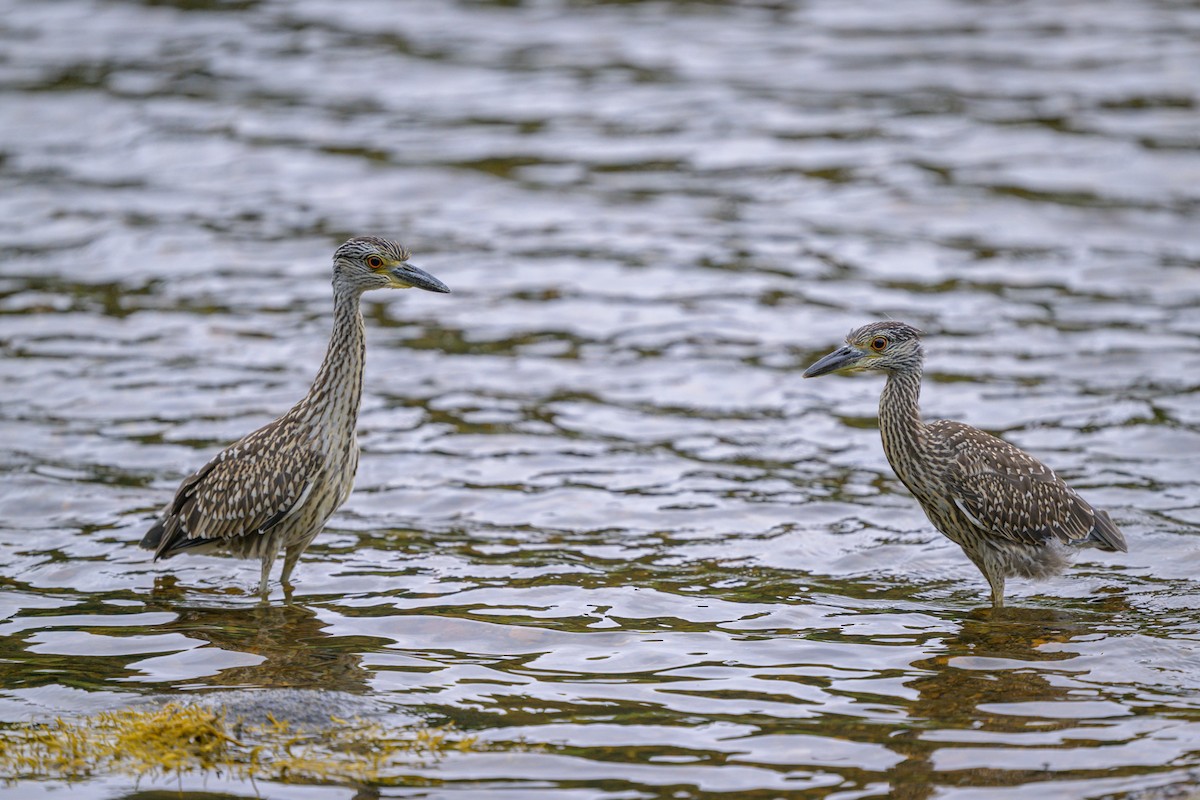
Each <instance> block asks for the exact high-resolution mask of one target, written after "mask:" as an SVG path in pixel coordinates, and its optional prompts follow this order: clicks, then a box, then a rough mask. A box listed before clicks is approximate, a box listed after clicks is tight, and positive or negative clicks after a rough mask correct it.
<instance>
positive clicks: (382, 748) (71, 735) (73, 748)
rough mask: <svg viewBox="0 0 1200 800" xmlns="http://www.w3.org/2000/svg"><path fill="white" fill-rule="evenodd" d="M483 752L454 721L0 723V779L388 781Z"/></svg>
mask: <svg viewBox="0 0 1200 800" xmlns="http://www.w3.org/2000/svg"><path fill="white" fill-rule="evenodd" d="M475 749H480V748H479V747H478V745H477V742H476V740H475V739H474V738H473V737H470V736H462V735H460V734H458V733H457V732H456V731H455V730H453V729H452V728H450V727H437V728H432V727H420V726H416V727H402V726H389V725H387V724H385V723H382V722H377V721H364V720H361V719H357V718H355V719H341V718H336V717H331V718H330V719H329V724H328V725H327V726H305V727H303V728H296V727H295V726H293V725H292V724H291V723H290V722H289V721H288V720H286V719H276V718H275V717H273V716H271V715H267V718H266V721H265V722H262V723H251V722H247V721H246V720H244V719H241V718H238V719H234V720H230V719H229V718H228V715H227V712H226V710H225V709H224V708H218V709H213V708H210V707H208V706H204V705H199V704H181V703H170V704H168V705H165V706H162V707H158V708H132V709H124V710H120V711H108V712H103V713H100V714H95V715H93V716H88V717H81V718H76V719H62V718H59V719H55V720H53V721H51V722H38V723H24V724H18V725H10V726H7V727H5V728H3V729H0V780H6V781H10V782H11V781H15V780H22V779H33V778H49V779H62V780H73V779H81V778H87V777H92V776H98V775H108V774H125V775H132V776H135V777H137V778H160V777H166V776H174V777H177V778H178V777H182V776H184V775H188V774H213V775H220V776H226V777H230V778H233V779H249V780H273V781H292V782H301V781H321V782H325V781H354V782H362V783H388V782H389V780H390V779H393V778H395V777H398V772H397V770H398V768H401V767H404V766H409V767H412V766H414V765H419V764H421V763H423V762H425V761H428V760H431V759H437V758H440V757H442V756H443V755H445V754H446V753H450V752H466V751H470V750H475Z"/></svg>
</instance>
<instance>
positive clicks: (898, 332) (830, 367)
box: [804, 320, 924, 378]
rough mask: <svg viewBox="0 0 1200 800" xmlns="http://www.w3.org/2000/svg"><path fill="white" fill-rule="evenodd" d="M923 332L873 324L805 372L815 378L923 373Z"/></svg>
mask: <svg viewBox="0 0 1200 800" xmlns="http://www.w3.org/2000/svg"><path fill="white" fill-rule="evenodd" d="M923 358H924V354H923V353H922V351H921V332H920V331H919V330H917V329H916V328H914V327H913V326H912V325H907V324H905V323H903V322H893V321H891V320H887V321H884V322H872V323H871V324H869V325H863V326H862V327H861V328H856V329H854V330H852V331H850V335H849V336H847V337H846V344H845V345H844V346H842V347H839V348H838V349H837V350H834V351H833V352H832V353H830V354H829V355H827V356H825V357H824V358H822V359H820V360H819V361H817V363H815V364H813V365H812V366H811V367H809V368H808V369H806V370H804V377H806V378H815V377H817V376H819V375H828V374H829V373H831V372H858V371H859V370H867V369H870V370H878V371H880V372H904V371H907V370H915V369H920V367H921V361H922V359H923Z"/></svg>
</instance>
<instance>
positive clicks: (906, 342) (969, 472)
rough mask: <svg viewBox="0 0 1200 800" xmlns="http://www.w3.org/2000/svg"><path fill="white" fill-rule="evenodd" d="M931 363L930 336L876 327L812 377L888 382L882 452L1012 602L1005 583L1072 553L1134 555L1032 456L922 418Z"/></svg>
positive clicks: (1053, 566) (1052, 569)
mask: <svg viewBox="0 0 1200 800" xmlns="http://www.w3.org/2000/svg"><path fill="white" fill-rule="evenodd" d="M924 360H925V356H924V353H923V352H922V350H921V332H920V331H918V330H917V329H916V328H914V327H912V326H911V325H906V324H904V323H902V322H873V323H871V324H870V325H864V326H863V327H861V328H858V329H857V330H854V331H851V332H850V335H849V336H847V337H846V344H845V346H844V347H841V348H839V349H837V350H835V351H833V352H832V353H830V354H829V355H827V356H825V357H824V358H822V359H820V360H819V361H817V362H816V363H815V364H813V365H812V366H811V367H809V368H808V369H807V370H805V372H804V377H806V378H815V377H817V376H818V375H826V374H828V373H830V372H842V371H858V370H875V371H878V372H883V373H885V374H886V375H887V382H886V383H885V384H884V387H883V393H882V394H881V395H880V398H879V432H880V434H881V435H882V437H883V451H884V453H885V454H886V455H887V459H888V461H889V462H890V463H891V465H892V469H894V470H895V471H896V475H897V476H898V477H899V478H900V480H901V482H903V483H904V485H905V486H907V487H908V490H909V491H910V492H912V493H913V495H914V496H915V497H916V498H917V502H919V503H920V504H921V508H923V509H924V510H925V513H926V515H928V517H929V520H930V521H931V522H932V523H933V525H934V527H935V528H937V529H938V530H939V531H941V532H942V533H944V534H945V535H946V536H947V537H949V538H950V540H951V541H953V542H955V543H956V544H958V545H959V546H960V547H961V548H962V549H963V552H965V553H966V554H967V558H969V559H971V561H973V562H974V563H975V566H977V567H979V570H980V572H982V573H983V576H984V577H985V578H987V581H988V583H989V584H990V585H991V588H992V605H993V606H994V607H996V608H1000V607H1002V606H1003V605H1004V579H1005V578H1007V577H1010V576H1013V577H1018V576H1019V577H1022V578H1033V579H1035V580H1040V579H1044V578H1049V577H1052V576H1054V575H1057V574H1059V573H1061V572H1062V571H1063V569H1064V568H1065V567H1066V566H1067V564H1068V561H1069V556H1070V554H1071V551H1072V549H1074V548H1079V547H1098V548H1099V549H1101V550H1108V551H1116V550H1120V551H1121V552H1125V551H1126V546H1125V537H1124V536H1122V535H1121V532H1120V531H1119V530H1117V526H1116V525H1114V524H1113V521H1112V520H1111V519H1109V516H1108V514H1107V513H1105V512H1104V511H1100V510H1097V509H1094V508H1092V507H1091V506H1090V505H1088V503H1087V502H1086V501H1084V499H1083V498H1081V497H1080V496H1079V495H1078V494H1076V493H1075V491H1074V490H1073V489H1071V488H1070V487H1069V486H1067V485H1066V484H1065V483H1063V482H1062V480H1061V479H1060V478H1059V477H1058V476H1057V475H1055V474H1054V472H1053V471H1052V470H1051V469H1050V468H1049V467H1047V466H1045V465H1044V464H1042V463H1041V462H1040V461H1038V460H1037V459H1035V458H1034V457H1033V456H1031V455H1029V454H1028V453H1026V452H1024V451H1023V450H1020V449H1018V448H1016V447H1014V446H1013V445H1011V444H1009V443H1008V442H1005V441H1003V440H1001V439H997V438H996V437H995V436H992V435H991V434H987V433H984V432H983V431H981V430H979V429H978V428H972V427H971V426H970V425H964V424H963V423H961V422H951V421H949V420H944V419H942V420H936V421H934V422H930V423H926V422H923V421H922V420H921V411H920V408H919V407H918V404H917V401H918V398H919V397H920V394H921V371H922V367H923V365H924Z"/></svg>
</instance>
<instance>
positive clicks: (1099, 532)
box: [1084, 510, 1129, 553]
mask: <svg viewBox="0 0 1200 800" xmlns="http://www.w3.org/2000/svg"><path fill="white" fill-rule="evenodd" d="M1095 519H1096V524H1095V525H1094V526H1093V527H1092V530H1091V532H1090V533H1089V534H1088V536H1087V538H1086V539H1084V542H1086V543H1087V544H1091V545H1093V546H1095V547H1097V548H1099V549H1101V550H1107V551H1109V552H1110V553H1111V552H1118V551H1119V552H1122V553H1127V552H1129V546H1128V545H1126V544H1125V537H1124V536H1123V535H1121V531H1120V530H1118V529H1117V526H1116V525H1115V524H1114V523H1113V521H1112V518H1111V517H1109V516H1108V512H1107V511H1100V510H1097V511H1096V516H1095Z"/></svg>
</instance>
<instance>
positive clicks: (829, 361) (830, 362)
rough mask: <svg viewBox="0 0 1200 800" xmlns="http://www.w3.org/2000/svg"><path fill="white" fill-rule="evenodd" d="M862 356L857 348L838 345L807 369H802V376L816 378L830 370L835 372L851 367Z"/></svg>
mask: <svg viewBox="0 0 1200 800" xmlns="http://www.w3.org/2000/svg"><path fill="white" fill-rule="evenodd" d="M860 358H862V353H861V352H859V350H858V348H856V347H851V346H850V345H846V346H844V347H839V348H838V349H837V350H834V351H833V352H832V353H830V354H829V355H827V356H825V357H824V358H822V359H820V360H819V361H817V363H815V364H813V365H812V366H811V367H809V368H808V369H806V370H804V377H806V378H816V377H817V376H819V375H828V374H829V373H831V372H837V371H838V370H839V369H846V368H847V367H853V366H854V365H855V364H857V363H858V360H859V359H860Z"/></svg>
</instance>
